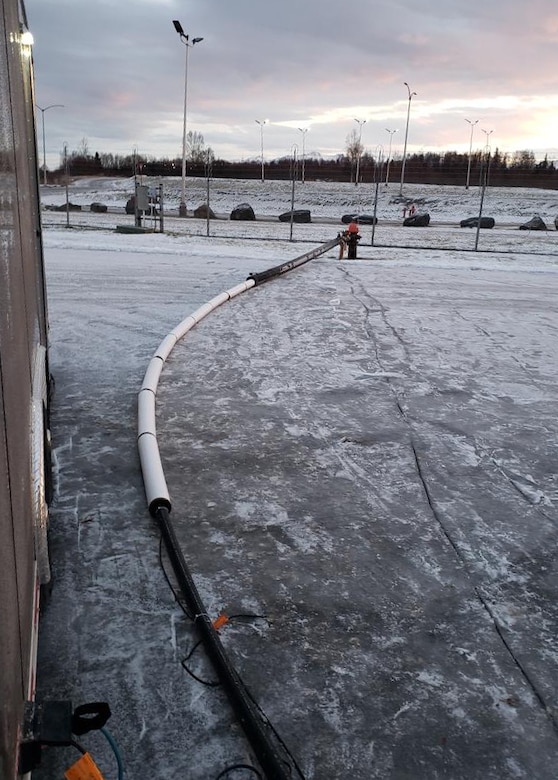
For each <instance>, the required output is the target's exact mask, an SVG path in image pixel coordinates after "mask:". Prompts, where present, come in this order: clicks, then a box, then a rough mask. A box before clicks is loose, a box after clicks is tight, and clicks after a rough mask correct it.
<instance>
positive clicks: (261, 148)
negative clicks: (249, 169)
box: [255, 119, 269, 183]
mask: <svg viewBox="0 0 558 780" xmlns="http://www.w3.org/2000/svg"><path fill="white" fill-rule="evenodd" d="M255 122H256V124H257V125H259V126H260V156H261V160H262V183H263V182H264V181H265V169H264V152H263V129H264V125H267V123H268V122H269V119H256V120H255Z"/></svg>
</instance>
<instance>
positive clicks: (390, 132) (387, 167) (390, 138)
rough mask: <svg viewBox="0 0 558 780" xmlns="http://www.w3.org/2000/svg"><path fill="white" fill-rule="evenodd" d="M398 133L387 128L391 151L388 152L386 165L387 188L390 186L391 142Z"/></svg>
mask: <svg viewBox="0 0 558 780" xmlns="http://www.w3.org/2000/svg"><path fill="white" fill-rule="evenodd" d="M396 132H397V130H388V129H387V127H386V133H389V151H388V158H387V165H386V187H387V186H388V184H389V166H390V163H391V142H392V141H393V134H394V133H396Z"/></svg>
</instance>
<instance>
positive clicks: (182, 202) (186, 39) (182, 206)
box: [173, 19, 203, 217]
mask: <svg viewBox="0 0 558 780" xmlns="http://www.w3.org/2000/svg"><path fill="white" fill-rule="evenodd" d="M173 24H174V29H175V30H176V32H177V33H178V34H179V35H180V40H181V41H182V43H183V44H184V46H185V47H186V65H185V69H184V123H183V129H182V189H181V193H180V206H179V207H178V214H179V216H181V217H185V216H186V215H187V213H188V211H187V209H186V117H187V106H188V52H189V50H190V47H191V46H194V45H195V44H196V43H199V42H200V41H203V38H192V40H190V36H189V35H186V33H185V32H184V30H183V29H182V25H181V24H180V22H179V21H177V20H176V19H175V20H174V21H173Z"/></svg>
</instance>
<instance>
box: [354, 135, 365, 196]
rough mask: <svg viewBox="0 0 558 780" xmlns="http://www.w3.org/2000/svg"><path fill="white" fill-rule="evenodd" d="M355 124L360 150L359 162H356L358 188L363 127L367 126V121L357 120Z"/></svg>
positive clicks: (358, 154) (358, 150) (358, 152)
mask: <svg viewBox="0 0 558 780" xmlns="http://www.w3.org/2000/svg"><path fill="white" fill-rule="evenodd" d="M355 122H356V123H357V125H358V149H357V162H356V175H355V187H356V186H357V184H358V177H359V176H360V158H361V141H362V125H365V124H366V119H355Z"/></svg>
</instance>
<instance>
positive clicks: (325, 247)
mask: <svg viewBox="0 0 558 780" xmlns="http://www.w3.org/2000/svg"><path fill="white" fill-rule="evenodd" d="M340 241H341V236H337V238H333V239H332V240H331V241H328V242H327V243H325V244H321V245H320V246H319V247H317V248H316V249H312V250H311V251H310V252H306V254H304V255H301V256H300V257H296V258H295V259H294V260H287V262H286V263H281V265H276V266H274V267H273V268H268V269H267V270H266V271H259V272H256V273H251V274H249V275H248V279H253V280H254V283H255V284H262V283H263V282H268V281H269V280H270V279H273V278H275V277H276V276H281V274H286V273H287V271H292V270H293V268H298V267H299V266H301V265H304V263H308V262H309V261H310V260H314V258H316V257H319V256H320V255H323V254H324V252H328V251H329V250H330V249H333V247H334V246H337V245H338V244H339V243H340Z"/></svg>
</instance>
